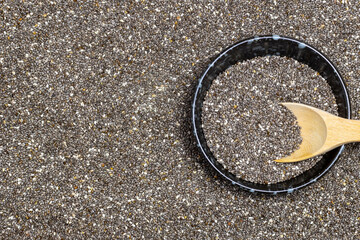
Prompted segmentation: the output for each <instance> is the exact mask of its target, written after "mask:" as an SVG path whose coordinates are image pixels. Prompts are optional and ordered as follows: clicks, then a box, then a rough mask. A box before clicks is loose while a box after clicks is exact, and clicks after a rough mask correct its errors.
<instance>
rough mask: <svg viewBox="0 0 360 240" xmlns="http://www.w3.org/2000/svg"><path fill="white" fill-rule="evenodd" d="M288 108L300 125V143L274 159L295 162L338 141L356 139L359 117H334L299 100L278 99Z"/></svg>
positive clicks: (322, 151)
mask: <svg viewBox="0 0 360 240" xmlns="http://www.w3.org/2000/svg"><path fill="white" fill-rule="evenodd" d="M281 104H282V105H284V106H285V107H287V108H288V109H290V110H291V111H292V112H293V114H294V115H295V116H296V118H297V122H298V125H299V126H300V127H301V130H300V131H301V137H302V139H303V140H302V143H301V144H300V148H299V149H297V150H296V151H295V152H293V153H292V154H291V155H290V156H287V157H285V158H281V159H277V160H275V161H276V162H297V161H302V160H305V159H308V158H311V157H315V156H317V155H320V154H322V153H325V152H327V151H330V150H332V149H334V148H336V147H338V146H340V145H343V144H345V143H350V142H360V121H358V120H349V119H345V118H341V117H337V116H335V115H332V114H330V113H328V112H325V111H323V110H320V109H317V108H314V107H310V106H307V105H304V104H300V103H281Z"/></svg>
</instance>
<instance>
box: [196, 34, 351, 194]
mask: <svg viewBox="0 0 360 240" xmlns="http://www.w3.org/2000/svg"><path fill="white" fill-rule="evenodd" d="M267 39H270V40H275V41H276V40H283V41H287V42H289V41H290V42H292V43H296V44H298V46H299V48H305V47H307V48H310V49H311V50H312V51H313V52H314V53H316V54H317V55H319V56H320V57H321V58H322V59H323V60H325V61H326V63H327V65H328V66H330V67H331V69H332V70H333V74H335V75H336V79H337V80H338V81H339V83H340V86H341V91H342V93H343V94H344V98H345V106H344V108H346V109H347V111H346V118H348V119H350V118H351V104H350V99H349V94H348V90H347V88H346V85H345V83H344V80H343V78H342V76H341V74H340V72H339V71H338V70H337V68H336V66H335V65H334V64H333V63H332V62H331V61H330V60H329V59H328V58H327V57H326V56H325V55H324V54H322V53H321V52H320V51H319V50H317V49H316V48H315V47H313V46H311V45H310V44H307V43H305V42H302V41H300V40H297V39H295V38H291V37H285V36H281V35H276V34H275V35H263V36H254V37H250V38H247V39H244V40H241V41H239V42H237V43H235V44H233V45H231V46H230V47H228V48H226V49H225V50H223V51H222V52H221V53H219V54H218V55H217V57H216V58H215V59H214V60H213V61H211V63H210V64H209V65H208V66H207V68H206V69H205V71H204V72H203V73H202V74H201V77H200V78H199V80H198V84H197V86H196V90H195V94H194V97H193V102H192V107H191V116H192V129H193V134H194V136H195V138H196V143H197V147H198V149H199V151H200V152H201V154H202V156H203V157H204V158H205V159H206V160H207V162H208V163H210V165H211V166H212V167H213V168H214V169H215V170H216V171H217V172H218V173H219V174H220V176H222V177H223V178H224V179H226V180H229V181H230V182H231V183H232V184H233V185H237V186H239V187H240V188H241V189H243V190H245V191H248V192H251V193H265V194H273V195H276V194H278V193H292V192H294V191H296V190H298V189H301V188H303V187H305V186H308V185H310V184H312V183H314V182H316V181H317V180H318V179H320V178H321V177H322V176H324V175H325V173H327V172H328V171H329V170H330V168H331V167H332V166H333V165H334V164H335V162H336V161H337V160H338V158H339V156H340V155H341V153H342V152H343V151H344V148H345V146H344V145H341V146H339V147H337V148H335V149H334V150H332V152H336V154H335V156H334V157H332V160H331V162H330V164H329V165H328V167H326V168H324V169H323V170H322V171H321V172H320V173H319V174H318V175H317V176H316V177H314V178H312V179H310V180H309V181H305V182H304V183H303V184H301V185H298V186H294V187H292V186H289V187H288V188H284V189H279V190H270V189H268V190H267V189H259V188H254V187H250V186H248V185H247V184H246V183H244V182H246V181H245V180H243V181H242V182H239V181H235V180H234V179H233V178H232V177H230V176H229V175H228V171H227V170H226V171H223V170H222V169H220V168H218V167H217V166H216V165H215V164H214V163H213V161H212V160H211V159H210V157H209V156H208V155H207V153H206V152H205V150H204V148H203V146H202V145H203V144H204V143H203V141H201V139H200V138H199V129H198V126H197V121H198V120H197V119H196V116H197V110H196V108H197V105H196V102H197V99H198V97H199V91H200V90H201V88H202V83H203V80H204V78H205V77H206V76H207V74H208V72H209V70H210V69H212V68H213V67H215V66H216V64H217V63H218V61H219V60H220V59H221V58H223V57H224V56H226V55H227V53H228V52H229V51H231V50H232V49H234V48H236V47H238V46H240V45H243V44H245V43H246V44H251V43H252V42H254V41H259V40H267ZM252 58H253V57H252ZM249 59H251V58H249ZM231 65H234V64H230V65H229V66H231ZM219 74H220V72H219V73H217V75H219ZM201 109H202V107H200V109H199V110H200V111H201ZM200 123H202V121H200ZM200 126H201V125H200ZM200 128H201V127H200ZM205 145H206V146H207V144H206V141H205ZM214 158H215V157H214ZM215 161H217V160H216V159H215ZM217 164H220V163H219V162H217ZM220 165H221V164H220ZM253 184H254V183H253ZM277 184H279V183H274V184H269V186H270V185H273V186H275V185H277ZM255 185H257V184H255ZM260 185H262V186H263V185H265V184H259V186H260Z"/></svg>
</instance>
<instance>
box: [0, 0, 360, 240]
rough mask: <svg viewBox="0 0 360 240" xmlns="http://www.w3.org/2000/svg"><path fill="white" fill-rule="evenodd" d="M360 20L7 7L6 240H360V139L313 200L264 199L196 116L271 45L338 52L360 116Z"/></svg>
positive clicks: (192, 8) (313, 14)
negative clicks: (221, 79) (242, 49)
mask: <svg viewBox="0 0 360 240" xmlns="http://www.w3.org/2000/svg"><path fill="white" fill-rule="evenodd" d="M359 11H360V5H359V2H358V1H343V2H340V1H326V2H325V1H317V2H316V3H315V2H312V1H291V2H290V1H288V2H286V1H256V2H255V1H236V2H235V1H234V2H233V1H211V2H210V1H193V0H189V1H186V2H183V1H160V0H154V1H142V0H141V1H140V0H139V1H82V0H77V1H57V0H51V1H41V0H39V1H32V0H29V1H10V0H5V1H2V2H1V4H0V30H1V31H0V223H1V224H0V238H1V239H37V238H38V239H254V240H256V239H310V238H311V239H357V238H360V231H359V229H360V214H359V209H360V198H359V192H360V161H359V155H360V145H359V144H350V145H347V146H346V148H345V150H344V152H343V154H342V155H341V158H340V159H339V161H338V162H337V163H336V164H335V165H334V166H333V167H332V168H331V170H330V171H329V172H328V173H327V174H326V175H325V176H324V177H323V178H321V179H320V180H319V181H317V182H316V183H314V184H312V185H310V186H308V187H306V188H304V189H302V190H299V191H295V192H294V193H292V194H289V195H277V196H265V195H254V194H250V193H247V192H244V191H241V190H239V189H238V188H237V187H236V186H234V185H232V184H231V183H228V182H227V181H224V180H223V179H221V178H220V177H219V176H218V175H217V174H216V173H215V171H213V170H212V169H211V168H210V167H209V166H208V164H207V163H206V162H205V161H204V159H202V158H201V157H200V155H199V152H198V149H197V148H196V143H195V141H194V139H193V136H192V131H191V121H190V119H191V111H190V109H191V104H192V99H193V94H194V89H195V86H196V85H197V79H198V78H199V76H200V75H201V73H202V71H203V70H204V68H206V66H207V65H208V64H209V63H210V61H211V60H210V59H212V58H213V57H214V56H216V55H217V54H218V53H219V52H220V51H221V50H223V49H224V48H226V47H228V46H230V45H232V44H234V43H235V42H237V41H240V40H242V39H246V38H248V37H252V36H255V35H264V34H279V35H284V36H289V37H293V38H297V39H299V40H302V41H304V42H306V43H309V44H311V45H312V46H314V47H315V48H317V49H319V50H320V51H321V52H323V53H324V54H325V55H326V56H328V57H329V58H330V59H331V60H332V61H333V62H334V64H335V65H336V66H337V67H338V69H339V71H340V73H341V74H342V76H343V77H344V80H345V81H346V84H347V87H348V89H349V93H350V96H351V100H352V114H353V115H352V116H353V117H354V118H355V119H359V117H360V114H359V112H358V111H359V110H360V81H359V76H360V44H359V41H360V27H359V26H360V18H359ZM238 108H239V107H238Z"/></svg>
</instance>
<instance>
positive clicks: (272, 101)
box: [202, 56, 337, 183]
mask: <svg viewBox="0 0 360 240" xmlns="http://www.w3.org/2000/svg"><path fill="white" fill-rule="evenodd" d="M280 102H299V103H303V104H307V105H310V106H314V107H317V108H319V109H322V110H325V111H328V112H330V113H333V114H337V105H336V100H335V97H334V95H333V93H332V91H331V88H330V86H329V85H328V84H327V82H326V80H325V79H323V78H322V77H321V76H320V75H319V74H318V73H317V72H316V71H314V70H312V69H311V68H310V67H308V66H307V65H304V64H301V63H299V62H297V61H296V60H294V59H291V58H285V57H277V56H273V57H258V58H254V59H251V60H248V61H245V62H241V63H238V64H236V65H234V66H231V67H230V68H228V69H227V70H226V71H225V72H224V73H222V74H220V75H219V76H218V77H217V78H216V79H215V80H214V81H213V84H212V85H211V87H210V89H209V91H208V93H207V95H206V97H205V101H204V105H203V113H202V119H203V129H204V133H205V137H206V139H207V143H208V145H209V148H210V149H211V151H212V152H213V154H214V156H215V158H216V159H217V160H218V161H219V162H220V163H221V164H222V165H223V166H224V167H225V168H227V169H228V170H229V171H230V172H232V173H233V174H235V175H236V176H237V177H239V178H242V179H245V180H247V181H251V182H256V183H276V182H281V181H284V180H287V179H290V178H292V177H295V176H297V175H299V174H301V173H302V172H304V171H306V170H308V169H309V168H311V167H313V166H314V165H315V164H316V162H317V161H319V160H320V159H321V157H320V156H318V157H315V158H312V159H309V160H306V161H301V162H296V163H289V164H284V163H277V162H275V161H273V160H274V159H280V158H283V157H285V156H288V155H290V154H291V153H292V152H294V151H295V150H296V149H298V148H299V145H300V143H301V141H302V138H301V136H300V127H299V126H298V125H297V124H296V117H295V116H294V115H293V114H292V112H291V111H290V110H288V109H287V108H286V107H284V106H282V105H280V104H279V103H280Z"/></svg>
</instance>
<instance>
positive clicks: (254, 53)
mask: <svg viewBox="0 0 360 240" xmlns="http://www.w3.org/2000/svg"><path fill="white" fill-rule="evenodd" d="M267 55H276V56H286V57H290V58H293V59H295V60H297V61H299V62H301V63H304V64H306V65H308V66H309V67H311V68H312V69H314V70H315V71H317V72H319V73H320V75H321V76H322V77H323V78H324V79H325V80H326V81H327V83H328V84H329V85H330V87H331V89H332V92H333V94H334V95H335V98H336V102H337V105H338V114H339V116H340V117H343V118H348V119H350V114H351V111H350V100H349V96H348V93H347V90H346V87H345V84H344V81H343V79H342V77H341V75H340V73H339V71H338V70H337V69H336V67H335V66H334V64H332V63H331V61H330V60H329V59H327V58H326V57H325V56H324V55H323V54H322V53H321V52H319V51H318V50H316V49H315V48H314V47H312V46H310V45H308V44H306V43H304V42H301V41H299V40H296V39H292V38H288V37H283V36H279V35H271V36H260V37H253V38H249V39H246V40H243V41H240V42H238V43H236V44H234V45H232V46H231V47H229V48H227V49H225V50H224V51H223V52H222V53H220V54H219V55H218V56H217V57H216V58H215V60H214V61H213V62H212V63H211V64H210V65H209V66H208V67H207V69H206V70H205V71H204V73H203V74H202V76H201V77H200V79H199V83H198V86H197V88H196V92H195V96H194V101H193V105H192V124H193V130H194V135H195V138H196V141H197V144H198V147H199V150H200V152H201V153H202V155H203V156H204V157H205V158H206V159H207V161H208V162H209V163H210V164H211V166H212V167H213V168H215V169H216V171H218V172H219V173H220V175H221V176H223V177H224V178H225V179H227V180H230V181H231V182H232V183H233V184H235V185H238V186H239V187H241V188H242V189H244V190H247V191H250V192H261V193H271V194H277V193H291V192H293V191H295V190H297V189H299V188H302V187H305V186H307V185H309V184H311V183H313V182H315V181H317V180H318V179H319V178H320V177H321V176H323V175H324V174H325V173H326V172H327V171H329V169H330V168H331V167H332V166H333V165H334V163H335V162H336V160H337V159H338V158H339V156H340V154H341V152H342V151H343V150H344V145H342V146H340V147H338V148H336V149H334V150H332V151H330V152H327V153H326V154H325V155H324V156H323V157H322V159H321V160H320V161H319V162H318V163H317V164H316V165H315V166H314V167H312V168H311V169H309V170H307V171H305V172H304V173H302V174H301V175H299V176H297V177H294V178H292V179H289V180H286V181H283V182H279V183H274V184H259V183H253V182H249V181H245V180H243V179H240V178H238V177H236V176H235V175H234V174H232V173H230V172H229V171H228V170H226V169H225V168H224V167H223V166H222V165H221V164H220V163H219V162H218V161H217V160H216V158H215V157H214V155H213V154H212V152H211V151H210V149H209V147H208V145H207V143H206V139H205V136H204V132H203V129H202V127H201V126H202V120H201V113H202V105H203V101H204V98H205V96H206V93H207V91H208V90H209V88H210V86H211V84H212V81H213V80H214V79H215V78H216V77H217V76H218V75H219V74H220V73H222V72H223V71H225V70H226V69H227V68H228V67H230V66H232V65H234V64H236V63H237V62H241V61H245V60H249V59H252V58H254V57H259V56H260V57H262V56H267Z"/></svg>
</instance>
